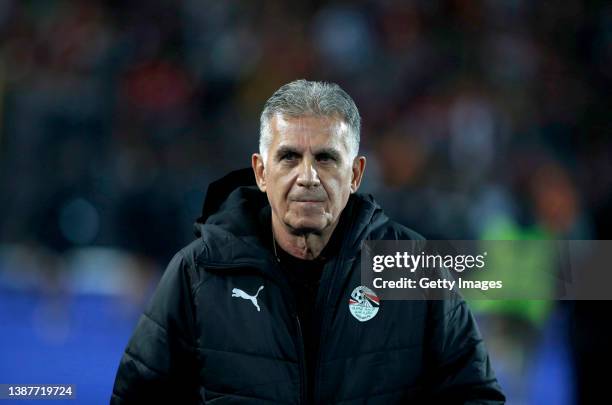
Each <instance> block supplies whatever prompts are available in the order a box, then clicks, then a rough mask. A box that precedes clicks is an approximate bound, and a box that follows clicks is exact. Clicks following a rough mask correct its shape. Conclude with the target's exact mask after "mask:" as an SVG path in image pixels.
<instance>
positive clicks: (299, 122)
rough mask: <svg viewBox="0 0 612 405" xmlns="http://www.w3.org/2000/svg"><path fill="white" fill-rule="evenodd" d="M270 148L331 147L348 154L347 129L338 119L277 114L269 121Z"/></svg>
mask: <svg viewBox="0 0 612 405" xmlns="http://www.w3.org/2000/svg"><path fill="white" fill-rule="evenodd" d="M270 129H271V131H270V132H271V134H272V145H271V147H272V148H279V147H284V146H291V147H295V148H299V147H303V148H305V147H333V148H336V149H338V150H339V151H340V152H348V136H349V128H348V125H347V124H346V122H345V121H344V120H342V119H341V118H339V117H325V116H323V117H321V116H301V117H289V116H286V115H280V114H277V115H275V116H273V117H272V119H271V120H270Z"/></svg>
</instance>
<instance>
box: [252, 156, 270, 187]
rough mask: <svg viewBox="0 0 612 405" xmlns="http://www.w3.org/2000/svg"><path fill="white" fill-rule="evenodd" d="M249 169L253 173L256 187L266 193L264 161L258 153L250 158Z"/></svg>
mask: <svg viewBox="0 0 612 405" xmlns="http://www.w3.org/2000/svg"><path fill="white" fill-rule="evenodd" d="M251 167H252V168H253V173H255V180H256V181H257V187H259V189H260V190H261V191H262V192H264V193H265V192H266V170H265V168H264V159H263V156H261V155H260V154H259V153H253V155H252V156H251Z"/></svg>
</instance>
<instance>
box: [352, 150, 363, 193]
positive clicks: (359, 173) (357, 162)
mask: <svg viewBox="0 0 612 405" xmlns="http://www.w3.org/2000/svg"><path fill="white" fill-rule="evenodd" d="M365 166H366V158H365V156H357V157H356V158H355V159H354V160H353V168H352V170H353V178H352V179H351V194H353V193H355V192H356V191H357V189H358V188H359V186H360V185H361V179H362V178H363V172H364V171H365Z"/></svg>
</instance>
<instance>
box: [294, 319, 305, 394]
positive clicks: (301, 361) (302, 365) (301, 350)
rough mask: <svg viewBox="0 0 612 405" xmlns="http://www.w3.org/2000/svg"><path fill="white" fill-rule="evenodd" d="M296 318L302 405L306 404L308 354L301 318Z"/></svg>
mask: <svg viewBox="0 0 612 405" xmlns="http://www.w3.org/2000/svg"><path fill="white" fill-rule="evenodd" d="M294 316H295V321H296V323H297V332H298V344H297V347H298V363H299V367H300V403H301V404H306V403H307V402H306V400H307V398H306V390H307V387H308V385H307V384H308V381H307V378H308V377H307V376H306V354H305V353H304V336H303V334H302V325H301V324H300V318H299V316H297V314H295V315H294Z"/></svg>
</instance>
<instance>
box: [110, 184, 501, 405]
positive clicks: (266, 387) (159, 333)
mask: <svg viewBox="0 0 612 405" xmlns="http://www.w3.org/2000/svg"><path fill="white" fill-rule="evenodd" d="M235 179H236V178H235V177H234V180H235ZM231 180H232V179H231V178H229V179H225V180H223V181H221V182H218V183H216V184H215V185H214V187H212V189H209V193H208V196H207V202H206V204H205V208H204V214H203V217H201V218H200V220H199V222H198V223H197V224H196V228H197V234H198V235H199V238H198V239H197V240H195V241H193V242H192V243H191V244H189V245H188V246H187V247H185V248H184V249H182V250H181V251H180V252H179V253H177V254H176V256H175V257H174V258H173V259H172V261H171V262H170V264H169V265H168V268H167V269H166V271H165V273H164V275H163V278H162V280H161V281H160V284H159V286H158V288H157V291H156V292H155V295H154V297H153V299H152V301H151V303H150V306H149V308H148V309H147V310H146V312H145V313H144V315H143V316H142V317H141V319H140V321H139V323H138V326H137V328H136V331H135V332H134V335H133V336H132V338H131V340H130V342H129V344H128V347H127V349H126V350H125V354H124V356H123V358H122V359H121V364H120V366H119V370H118V373H117V377H116V381H115V386H114V389H113V394H112V399H111V403H114V404H127V403H169V404H170V403H171V404H191V403H209V402H210V403H214V404H230V403H231V404H234V403H262V404H263V403H267V404H282V403H285V404H297V403H305V398H306V397H307V395H308V397H310V396H311V395H312V396H313V397H314V402H315V403H317V404H335V403H342V404H366V403H367V404H385V405H390V404H409V403H410V404H412V403H427V404H429V403H432V404H438V403H442V404H443V403H449V404H450V403H452V404H455V403H479V404H481V403H503V401H504V399H505V398H504V395H503V394H502V392H501V389H500V387H499V385H498V384H497V380H496V379H495V376H494V374H493V371H492V370H491V368H490V366H489V359H488V355H487V352H486V349H485V346H484V344H483V342H482V339H481V336H480V334H479V332H478V329H477V327H476V324H475V322H474V320H473V318H472V315H471V313H470V311H469V309H468V308H467V306H466V304H465V302H463V301H462V300H458V299H457V300H443V301H383V302H381V303H380V307H379V312H378V313H377V314H376V316H375V317H373V318H372V319H370V320H368V321H366V322H359V321H358V320H357V319H356V318H355V317H353V316H352V315H351V313H350V311H349V305H348V302H349V298H350V296H351V292H352V291H353V290H354V289H355V287H357V286H359V285H360V271H359V267H360V256H361V255H360V246H361V243H362V242H363V241H364V240H366V239H374V240H379V239H413V240H414V239H418V235H417V234H416V233H414V232H412V231H410V230H408V229H406V228H405V227H403V226H401V225H399V224H397V223H394V222H392V221H390V220H389V219H388V218H387V217H386V216H385V214H384V213H383V212H382V210H381V209H380V207H379V206H378V204H376V202H375V201H374V200H373V199H372V198H371V197H364V196H360V195H353V196H351V200H350V202H349V205H350V207H351V218H350V222H349V223H350V225H349V227H348V231H347V232H346V235H344V237H343V238H342V244H341V249H340V253H339V254H338V256H337V257H335V258H333V259H331V260H330V261H329V262H328V263H327V264H326V266H325V268H324V270H323V275H322V278H321V286H320V288H319V293H318V297H317V311H318V313H319V314H320V315H321V319H322V325H321V337H320V339H321V350H320V353H319V358H318V359H316V360H315V361H316V378H315V382H314V393H307V392H306V387H307V386H308V385H307V384H306V381H305V379H306V371H305V367H304V361H305V359H304V354H303V353H304V351H303V347H304V344H303V341H302V336H301V330H300V324H299V320H298V319H297V316H296V315H295V302H294V300H293V297H292V296H291V293H290V291H291V290H290V288H289V287H288V285H287V284H286V281H285V279H284V278H283V277H282V274H281V272H280V269H279V268H278V267H277V265H276V262H275V261H274V260H273V255H272V252H271V251H270V249H268V248H267V246H266V244H265V243H264V242H263V241H262V239H261V237H260V236H259V235H261V232H260V228H261V225H260V223H261V222H260V220H261V217H260V215H262V213H265V212H266V210H267V211H268V212H269V206H268V203H267V199H266V196H265V194H263V193H261V192H260V191H259V190H258V189H257V188H256V187H240V188H236V189H233V186H234V185H235V184H237V183H235V182H234V181H231ZM232 189H233V190H232ZM230 191H231V193H230ZM228 193H230V194H229V196H228ZM221 201H223V202H222V203H221ZM415 243H422V242H420V241H418V240H417V241H416V242H415ZM262 286H263V288H261V287H262ZM241 292H244V293H245V294H246V295H248V296H251V297H254V296H256V298H254V299H251V298H249V297H247V296H242V297H241V295H243V294H241Z"/></svg>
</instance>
